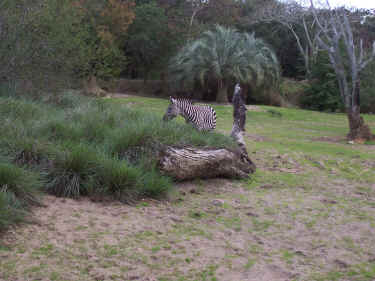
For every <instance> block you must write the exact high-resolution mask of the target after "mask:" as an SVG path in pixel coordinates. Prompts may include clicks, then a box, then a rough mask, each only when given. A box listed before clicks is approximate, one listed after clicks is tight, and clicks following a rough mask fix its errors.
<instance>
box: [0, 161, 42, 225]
mask: <svg viewBox="0 0 375 281" xmlns="http://www.w3.org/2000/svg"><path fill="white" fill-rule="evenodd" d="M41 186H42V182H41V181H40V178H39V176H38V175H37V174H35V173H32V172H28V171H26V170H24V169H21V168H19V167H17V166H15V165H12V164H8V163H0V232H1V231H3V230H5V229H6V228H7V227H8V226H10V225H12V224H14V223H19V222H22V221H24V220H25V219H26V218H25V217H26V215H27V211H28V210H29V209H30V207H31V206H36V205H40V201H39V198H38V196H39V193H40V189H41Z"/></svg>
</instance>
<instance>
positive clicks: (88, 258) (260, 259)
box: [0, 97, 375, 281]
mask: <svg viewBox="0 0 375 281" xmlns="http://www.w3.org/2000/svg"><path fill="white" fill-rule="evenodd" d="M100 104H103V106H105V107H106V108H107V106H108V108H114V109H113V110H117V109H116V108H120V109H123V108H131V109H136V110H144V111H147V112H152V113H153V114H155V116H156V117H155V118H161V117H162V114H163V113H164V111H165V109H166V107H167V104H168V101H167V100H163V99H156V98H143V97H126V98H118V99H105V100H102V101H101V103H100ZM214 108H215V110H216V112H217V116H218V120H217V131H218V132H221V133H223V134H226V135H228V134H229V132H230V129H231V126H232V108H231V106H223V105H214ZM253 109H254V110H249V111H248V114H247V124H246V135H245V137H246V141H247V148H248V151H249V155H250V157H251V159H252V160H253V161H254V162H255V163H256V165H257V172H256V173H255V174H254V175H253V176H252V177H251V178H249V179H248V180H241V181H229V180H224V179H214V180H207V181H203V180H198V179H197V180H195V181H193V182H186V183H180V184H177V185H174V186H175V188H176V189H173V190H172V191H171V192H169V193H168V194H169V195H168V199H167V200H164V199H163V200H161V201H154V200H151V199H145V200H142V201H138V203H137V204H136V206H129V205H124V204H119V203H116V202H104V203H103V202H102V203H95V202H91V201H90V200H88V199H81V200H79V201H76V200H72V199H61V198H56V197H53V196H46V197H45V200H44V202H45V204H46V205H47V207H46V208H35V217H36V218H37V220H38V221H39V223H38V224H31V225H24V226H21V227H18V228H16V229H15V230H13V231H12V232H11V233H9V234H5V235H4V238H3V241H2V242H1V243H0V280H158V281H172V280H173V281H175V280H176V281H183V280H191V281H195V280H199V281H203V280H207V281H208V280H209V281H213V280H223V281H227V280H233V281H237V280H238V281H243V280H254V281H255V280H256V281H262V280H264V281H270V280H319V281H320V280H327V281H331V280H355V281H371V280H375V235H374V233H375V146H374V144H371V143H370V144H355V145H351V144H347V143H346V141H345V135H346V133H347V130H348V125H347V120H346V116H345V115H343V114H326V113H319V112H313V111H305V110H297V109H284V108H274V107H267V106H258V107H253ZM20 110H21V109H20ZM22 110H23V111H25V110H24V109H22ZM111 110H112V109H111ZM111 110H110V111H111ZM26 111H27V112H28V113H27V115H25V117H24V119H25V120H27V118H30V116H38V114H40V113H38V112H39V111H38V109H37V108H34V109H28V110H26ZM110 111H109V112H110ZM115 112H118V111H115ZM275 112H279V113H280V114H277V113H275ZM4 114H5V113H4ZM6 114H11V113H9V112H7V113H6ZM40 116H44V115H40ZM69 116H70V115H69ZM69 118H72V117H71V116H70V117H69ZM84 118H85V120H86V119H90V118H89V115H86V116H85V117H84ZM364 118H365V120H366V122H367V123H368V125H370V127H371V128H372V129H375V116H374V115H372V116H370V115H365V116H364ZM51 119H53V118H51ZM70 120H75V119H70ZM116 120H118V119H116ZM17 122H21V123H22V122H25V121H24V120H18V119H17ZM50 122H52V121H51V120H50ZM183 123H184V120H183V119H182V118H181V117H180V118H177V119H176V120H173V121H171V125H169V126H171V128H173V126H180V125H181V126H185V125H184V124H183ZM84 124H90V123H89V122H88V123H84ZM116 124H119V123H116ZM71 125H72V126H73V125H74V124H73V123H71ZM34 128H37V127H34ZM184 128H185V127H184ZM40 129H41V130H42V129H46V128H45V127H43V126H42V125H41V126H40ZM47 129H48V127H47ZM70 129H71V128H70ZM70 129H69V130H70ZM3 130H8V131H9V132H11V131H12V127H11V126H8V127H6V126H4V128H3ZM61 132H62V136H64V134H65V133H68V134H72V133H74V132H75V131H74V130H73V131H68V132H66V131H65V130H61ZM189 132H193V131H189ZM373 132H374V133H375V131H374V130H373ZM133 133H134V134H136V128H134V132H133ZM80 134H81V133H78V134H77V138H81V137H82V136H81V135H80ZM190 134H192V133H190ZM47 135H48V136H49V133H48V134H47ZM100 136H102V140H103V141H102V142H103V143H108V140H107V141H105V139H106V138H105V137H103V135H101V134H99V133H98V134H97V135H95V136H87V139H90V137H92V138H93V140H94V141H95V139H99V138H100ZM104 136H105V135H104ZM197 138H198V137H197ZM218 139H219V137H218ZM166 141H170V140H168V139H167V140H166ZM220 141H223V140H221V139H220ZM98 142H99V141H98ZM111 143H112V144H113V143H114V142H111ZM216 143H217V142H216ZM62 145H63V146H64V147H65V146H66V145H67V144H65V142H63V143H62ZM228 145H230V144H229V143H228ZM105 147H114V146H111V145H107V146H105ZM115 147H116V146H115ZM46 150H47V151H50V150H52V152H49V153H52V154H53V153H54V151H53V149H46ZM41 151H43V149H42V148H41ZM44 155H45V154H44ZM7 157H9V155H5V156H4V159H3V161H6V159H8V158H7ZM104 171H106V170H104ZM103 178H104V176H103ZM103 182H106V181H104V180H103ZM107 182H108V181H107ZM151 182H152V180H151Z"/></svg>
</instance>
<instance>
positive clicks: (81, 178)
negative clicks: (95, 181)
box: [46, 144, 98, 198]
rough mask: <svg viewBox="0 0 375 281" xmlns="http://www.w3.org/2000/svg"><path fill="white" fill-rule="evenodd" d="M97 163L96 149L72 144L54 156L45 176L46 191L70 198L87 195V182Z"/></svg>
mask: <svg viewBox="0 0 375 281" xmlns="http://www.w3.org/2000/svg"><path fill="white" fill-rule="evenodd" d="M97 165H98V154H97V152H96V151H94V150H93V149H90V148H89V147H87V146H85V145H82V144H78V145H75V144H73V145H72V147H71V148H70V150H67V151H64V152H63V153H61V154H57V155H56V156H55V159H54V160H53V165H52V167H51V170H50V171H49V172H48V176H47V178H48V183H47V185H46V189H47V192H49V193H51V194H54V195H56V196H62V197H71V198H77V197H79V196H80V195H87V193H88V191H87V189H88V186H87V183H90V181H91V178H92V177H93V175H94V174H95V171H96V170H95V169H96V167H97Z"/></svg>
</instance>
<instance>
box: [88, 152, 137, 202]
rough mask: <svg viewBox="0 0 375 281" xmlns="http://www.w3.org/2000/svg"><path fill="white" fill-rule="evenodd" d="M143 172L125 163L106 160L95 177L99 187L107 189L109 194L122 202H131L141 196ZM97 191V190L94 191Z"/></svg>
mask: <svg viewBox="0 0 375 281" xmlns="http://www.w3.org/2000/svg"><path fill="white" fill-rule="evenodd" d="M142 172H143V171H142V170H140V169H139V168H137V167H134V166H133V167H132V166H129V165H128V164H127V163H126V162H125V161H120V160H117V159H104V160H102V161H101V163H100V167H99V169H98V171H97V174H96V176H95V181H96V185H97V186H103V187H105V189H106V191H107V193H108V194H110V195H111V196H113V197H114V198H115V199H116V200H119V201H121V202H131V201H134V200H135V199H137V198H138V196H139V187H140V185H139V184H140V182H139V179H140V178H141V176H142ZM94 191H95V190H94Z"/></svg>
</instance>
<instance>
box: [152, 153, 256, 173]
mask: <svg viewBox="0 0 375 281" xmlns="http://www.w3.org/2000/svg"><path fill="white" fill-rule="evenodd" d="M159 169H160V171H161V172H162V173H163V174H165V175H168V176H171V177H173V178H174V179H176V180H189V179H196V178H202V179H207V178H216V177H225V178H239V179H241V178H247V177H248V176H249V174H252V173H254V172H255V169H256V168H255V165H254V163H253V162H252V161H251V160H250V159H249V158H248V157H243V155H242V153H241V152H240V151H235V150H233V151H232V150H229V149H225V148H219V149H218V148H200V149H197V148H195V147H183V148H178V147H171V146H168V147H166V148H165V150H164V151H163V152H162V153H161V158H160V160H159Z"/></svg>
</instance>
